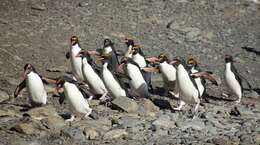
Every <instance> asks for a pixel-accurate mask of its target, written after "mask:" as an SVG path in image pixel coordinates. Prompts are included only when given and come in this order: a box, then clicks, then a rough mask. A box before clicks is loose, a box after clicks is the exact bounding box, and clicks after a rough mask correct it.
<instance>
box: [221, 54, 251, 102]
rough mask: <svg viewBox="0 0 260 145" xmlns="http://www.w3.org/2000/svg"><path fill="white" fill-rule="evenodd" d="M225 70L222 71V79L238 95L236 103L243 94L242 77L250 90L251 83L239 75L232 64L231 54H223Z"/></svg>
mask: <svg viewBox="0 0 260 145" xmlns="http://www.w3.org/2000/svg"><path fill="white" fill-rule="evenodd" d="M225 63H226V65H225V72H224V81H225V83H226V85H227V87H228V89H229V90H230V92H231V93H232V94H233V95H235V96H236V97H238V99H237V100H236V102H237V103H240V102H241V98H242V95H243V86H242V79H243V80H245V81H246V83H247V85H248V86H249V88H250V90H252V87H251V85H250V84H249V83H248V81H247V80H246V79H245V78H244V77H243V76H241V75H240V74H239V73H238V71H237V70H236V68H235V66H234V64H233V63H234V60H233V57H232V56H231V55H225Z"/></svg>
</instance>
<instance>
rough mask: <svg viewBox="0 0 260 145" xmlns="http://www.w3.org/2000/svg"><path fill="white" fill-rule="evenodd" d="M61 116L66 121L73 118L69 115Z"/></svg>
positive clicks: (62, 114) (63, 114) (61, 114)
mask: <svg viewBox="0 0 260 145" xmlns="http://www.w3.org/2000/svg"><path fill="white" fill-rule="evenodd" d="M59 116H60V117H62V118H63V119H64V120H68V119H70V118H71V114H69V113H60V114H59Z"/></svg>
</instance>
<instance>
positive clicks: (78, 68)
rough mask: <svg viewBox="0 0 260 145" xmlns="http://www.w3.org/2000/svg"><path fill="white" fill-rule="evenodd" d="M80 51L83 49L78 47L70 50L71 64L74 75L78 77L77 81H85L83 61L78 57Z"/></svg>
mask: <svg viewBox="0 0 260 145" xmlns="http://www.w3.org/2000/svg"><path fill="white" fill-rule="evenodd" d="M80 50H81V48H80V47H79V46H78V45H75V46H72V48H71V50H70V62H71V69H72V73H73V75H74V76H75V77H76V79H78V80H84V78H83V74H82V59H81V57H76V55H77V54H78V53H79V51H80Z"/></svg>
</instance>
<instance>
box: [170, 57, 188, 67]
mask: <svg viewBox="0 0 260 145" xmlns="http://www.w3.org/2000/svg"><path fill="white" fill-rule="evenodd" d="M170 64H172V65H174V66H175V67H178V66H179V65H180V64H182V65H183V66H184V67H185V68H186V67H187V65H186V62H185V60H184V59H183V58H182V57H176V58H175V59H173V60H172V61H171V62H170Z"/></svg>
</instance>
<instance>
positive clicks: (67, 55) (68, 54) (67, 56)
mask: <svg viewBox="0 0 260 145" xmlns="http://www.w3.org/2000/svg"><path fill="white" fill-rule="evenodd" d="M65 56H66V58H67V59H70V52H69V51H68V52H67V53H66V55H65Z"/></svg>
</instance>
